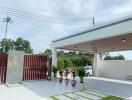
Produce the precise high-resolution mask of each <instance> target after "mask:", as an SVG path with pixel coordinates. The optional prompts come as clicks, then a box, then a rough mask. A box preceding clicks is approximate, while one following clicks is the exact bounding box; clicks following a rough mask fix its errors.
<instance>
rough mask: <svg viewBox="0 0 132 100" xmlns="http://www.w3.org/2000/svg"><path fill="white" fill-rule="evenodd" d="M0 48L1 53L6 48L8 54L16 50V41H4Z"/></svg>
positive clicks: (0, 43)
mask: <svg viewBox="0 0 132 100" xmlns="http://www.w3.org/2000/svg"><path fill="white" fill-rule="evenodd" d="M0 46H1V49H0V52H3V49H4V46H5V51H6V52H8V50H10V49H13V48H14V40H11V39H6V40H5V39H2V41H1V42H0Z"/></svg>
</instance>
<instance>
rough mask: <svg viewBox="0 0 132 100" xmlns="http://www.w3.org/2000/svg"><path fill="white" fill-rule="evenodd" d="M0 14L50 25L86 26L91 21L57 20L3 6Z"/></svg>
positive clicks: (84, 19)
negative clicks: (49, 23)
mask: <svg viewBox="0 0 132 100" xmlns="http://www.w3.org/2000/svg"><path fill="white" fill-rule="evenodd" d="M0 13H3V14H5V13H8V14H9V15H12V16H15V17H20V18H26V19H30V20H36V21H41V22H51V23H56V24H82V23H83V24H86V23H88V22H89V23H90V22H92V21H91V19H92V18H89V19H86V18H85V17H83V18H82V19H83V21H85V22H82V21H80V20H77V19H76V20H74V18H70V19H64V18H59V17H52V16H45V15H38V14H34V13H31V12H27V11H21V10H16V9H12V8H8V7H3V6H0ZM78 19H79V18H78Z"/></svg>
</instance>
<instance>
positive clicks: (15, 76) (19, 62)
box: [6, 50, 24, 85]
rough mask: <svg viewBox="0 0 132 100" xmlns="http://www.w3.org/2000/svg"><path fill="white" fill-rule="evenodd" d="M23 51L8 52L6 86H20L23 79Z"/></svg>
mask: <svg viewBox="0 0 132 100" xmlns="http://www.w3.org/2000/svg"><path fill="white" fill-rule="evenodd" d="M23 59H24V52H23V51H15V50H10V51H9V52H8V63H7V73H6V84H7V85H11V84H19V83H21V82H22V78H23Z"/></svg>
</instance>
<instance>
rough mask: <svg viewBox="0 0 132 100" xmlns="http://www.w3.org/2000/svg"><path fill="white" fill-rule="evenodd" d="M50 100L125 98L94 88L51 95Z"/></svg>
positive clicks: (115, 99)
mask: <svg viewBox="0 0 132 100" xmlns="http://www.w3.org/2000/svg"><path fill="white" fill-rule="evenodd" d="M50 98H51V99H50V100H125V99H123V98H120V97H115V96H111V95H108V94H104V93H100V92H98V91H93V90H80V91H74V92H70V93H64V94H60V95H55V96H51V97H50Z"/></svg>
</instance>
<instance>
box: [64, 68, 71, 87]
mask: <svg viewBox="0 0 132 100" xmlns="http://www.w3.org/2000/svg"><path fill="white" fill-rule="evenodd" d="M69 73H70V72H69V70H68V69H66V70H65V71H64V76H65V77H66V78H65V84H66V85H68V83H69V79H68V78H67V77H68V74H69Z"/></svg>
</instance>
